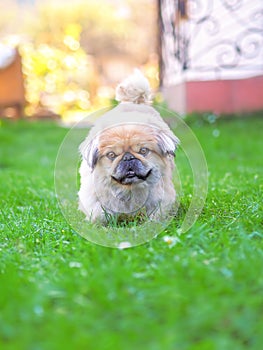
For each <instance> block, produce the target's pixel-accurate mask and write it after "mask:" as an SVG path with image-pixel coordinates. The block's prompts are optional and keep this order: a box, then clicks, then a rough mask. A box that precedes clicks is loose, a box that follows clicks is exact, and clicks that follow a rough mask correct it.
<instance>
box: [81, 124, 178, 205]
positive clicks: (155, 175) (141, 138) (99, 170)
mask: <svg viewBox="0 0 263 350" xmlns="http://www.w3.org/2000/svg"><path fill="white" fill-rule="evenodd" d="M177 143H178V139H177V138H176V137H175V136H174V135H173V134H172V132H171V131H170V130H169V131H168V130H165V131H164V130H160V129H157V128H154V127H151V126H149V125H146V124H141V125H138V124H136V125H135V124H125V125H118V126H114V127H111V128H109V129H106V130H103V131H102V132H101V133H100V134H99V135H97V136H96V137H95V138H94V139H92V141H91V142H89V143H88V144H87V142H85V141H84V143H83V144H82V146H81V152H82V154H83V157H84V159H86V161H87V162H88V164H89V167H90V169H91V174H92V179H93V184H94V188H95V191H96V193H97V196H98V198H99V200H100V201H101V202H102V203H103V206H104V207H106V208H110V211H112V212H133V211H136V210H137V209H138V208H140V207H141V204H142V203H144V202H145V201H147V198H149V193H150V192H151V190H152V191H153V192H154V191H157V190H159V191H161V190H162V186H163V182H165V181H166V174H168V173H169V174H171V171H172V167H173V160H172V159H171V158H173V156H174V151H175V148H176V145H177ZM160 180H161V181H160ZM158 186H159V187H158ZM131 198H133V199H132V200H131Z"/></svg>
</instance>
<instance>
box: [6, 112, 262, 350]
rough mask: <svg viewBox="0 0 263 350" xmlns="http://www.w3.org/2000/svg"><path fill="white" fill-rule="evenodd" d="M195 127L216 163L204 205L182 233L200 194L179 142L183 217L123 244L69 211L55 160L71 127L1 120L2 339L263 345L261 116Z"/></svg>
mask: <svg viewBox="0 0 263 350" xmlns="http://www.w3.org/2000/svg"><path fill="white" fill-rule="evenodd" d="M191 127H192V130H193V131H194V133H195V134H196V136H197V137H198V139H199V141H200V143H201V145H202V148H203V150H204V153H205V156H206V160H207V164H208V170H209V191H208V196H207V200H206V203H205V207H204V209H203V211H202V214H201V216H200V217H199V219H198V221H197V222H196V223H195V224H194V226H193V227H192V228H191V229H190V230H189V231H188V232H186V233H184V234H182V235H179V234H178V230H177V227H178V222H180V221H181V220H182V218H183V215H184V212H185V207H186V206H187V204H188V203H189V197H190V196H191V184H190V181H189V176H188V175H187V167H185V164H184V161H183V156H182V153H181V152H180V150H179V152H178V155H177V159H176V162H177V166H178V168H180V166H182V168H183V167H185V172H186V175H185V176H184V177H183V178H182V179H181V180H182V187H183V189H184V197H183V198H182V208H181V209H180V210H179V213H178V217H177V218H175V219H174V220H173V221H172V222H171V223H170V225H169V226H168V227H167V228H166V229H165V230H164V231H163V232H162V233H160V234H159V236H158V237H157V238H155V239H153V240H152V241H150V242H149V243H146V244H143V245H140V246H138V247H135V248H130V249H123V250H120V249H112V248H106V247H102V246H100V245H95V244H92V243H90V242H89V241H87V240H85V239H84V238H82V237H81V236H80V235H78V234H77V233H76V232H74V230H73V229H72V228H71V227H70V226H69V224H68V223H67V221H66V220H65V219H64V217H63V215H62V214H61V211H60V208H59V205H58V203H57V200H56V196H55V191H54V165H55V159H56V155H57V152H58V148H59V145H60V143H61V142H62V140H63V138H64V136H65V135H66V133H67V131H68V130H67V129H65V128H61V127H59V126H56V125H55V124H52V123H49V122H39V123H35V122H29V123H27V122H25V121H21V122H7V121H1V125H0V152H1V153H0V186H1V191H0V198H1V207H0V234H1V242H0V288H1V289H0V308H1V312H0V348H1V349H10V350H14V349H15V350H20V349H21V350H22V349H23V350H24V349H25V350H42V349H47V350H53V349H55V350H56V349H58V350H60V349H66V350H67V349H78V350H79V349H80V350H82V349H83V350H84V349H85V350H86V349H88V350H93V349H94V350H108V349H109V350H115V349H116V350H119V349H125V350H134V349H143V350H163V349H165V350H177V349H178V350H188V349H189V350H197V349H199V350H214V349H215V350H222V349H231V350H242V349H253V350H254V349H256V350H260V349H262V344H263V332H262V330H263V317H262V315H263V273H262V270H263V248H262V243H263V242H262V238H263V232H262V212H263V210H262V199H263V198H262V196H263V195H262V192H263V191H262V189H263V188H262V187H263V185H262V130H263V118H260V117H257V118H253V117H252V116H251V117H250V118H245V119H238V120H237V119H236V120H234V119H231V120H219V121H215V122H211V123H209V122H206V121H203V119H202V118H199V120H198V121H196V122H193V121H192V123H191ZM181 164H182V165H181ZM166 236H171V239H170V240H168V241H167V239H166V238H165V237H166ZM171 242H173V243H174V244H171ZM169 243H170V244H169Z"/></svg>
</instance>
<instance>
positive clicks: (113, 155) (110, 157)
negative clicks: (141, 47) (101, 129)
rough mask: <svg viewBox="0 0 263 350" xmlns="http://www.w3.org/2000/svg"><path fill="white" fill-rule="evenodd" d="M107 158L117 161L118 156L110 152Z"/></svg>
mask: <svg viewBox="0 0 263 350" xmlns="http://www.w3.org/2000/svg"><path fill="white" fill-rule="evenodd" d="M106 157H107V158H109V159H111V160H113V159H115V158H116V157H117V156H116V154H115V153H114V152H109V153H107V154H106Z"/></svg>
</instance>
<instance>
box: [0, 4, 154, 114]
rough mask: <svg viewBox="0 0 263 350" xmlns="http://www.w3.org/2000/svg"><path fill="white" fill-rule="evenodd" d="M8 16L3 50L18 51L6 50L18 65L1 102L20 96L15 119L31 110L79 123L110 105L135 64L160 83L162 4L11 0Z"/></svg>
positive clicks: (2, 19)
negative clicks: (159, 20)
mask: <svg viewBox="0 0 263 350" xmlns="http://www.w3.org/2000/svg"><path fill="white" fill-rule="evenodd" d="M0 13H1V15H0V32H1V40H0V42H1V46H0V51H1V47H2V52H3V47H5V50H6V48H7V47H8V48H15V50H16V52H13V56H14V57H13V58H12V57H11V56H12V52H6V51H5V56H9V58H10V60H12V59H13V60H14V61H15V62H16V65H13V66H12V68H13V71H12V72H9V75H8V76H7V77H6V79H5V80H4V79H3V77H2V79H1V82H0V84H2V85H3V84H4V85H5V87H4V90H5V91H4V92H3V93H2V94H1V87H0V95H1V97H0V99H2V101H0V104H2V105H5V102H6V104H7V105H8V104H10V103H9V102H12V101H9V100H10V98H11V97H10V94H12V95H13V99H14V107H15V108H14V107H10V106H8V108H5V109H4V111H2V114H5V115H6V116H7V117H13V116H16V114H21V109H23V107H24V105H25V108H24V114H25V115H26V116H28V117H34V118H36V117H37V118H44V117H54V118H55V117H59V118H62V119H66V120H71V119H74V120H78V119H80V118H82V117H83V116H86V115H87V113H89V112H91V111H93V110H96V109H98V108H100V107H102V106H103V107H105V106H107V105H109V104H110V103H111V101H112V99H113V98H114V87H115V86H116V84H117V83H118V82H119V81H120V80H121V79H123V77H125V76H126V75H128V74H130V73H131V71H132V69H133V68H134V67H139V68H141V69H142V71H143V72H144V74H145V75H146V76H147V77H148V78H149V80H150V82H151V85H152V86H153V88H156V87H157V86H158V59H157V54H156V51H157V35H156V32H157V18H156V16H157V14H156V2H155V1H154V0H142V1H140V6H138V2H137V1H132V0H124V1H119V0H111V1H109V0H98V1H92V0H75V1H73V2H71V1H68V2H67V1H62V0H52V1H51V0H35V1H34V0H24V1H22V0H17V1H15V0H7V1H4V2H1V3H0ZM2 65H4V62H3V64H2ZM20 65H21V69H20ZM2 68H4V67H2ZM10 69H11V67H10ZM10 74H11V75H10ZM14 81H15V82H16V83H15V85H16V86H14ZM8 85H10V86H8ZM14 95H15V96H14ZM11 100H12V98H11ZM17 107H18V108H17ZM19 107H20V108H19Z"/></svg>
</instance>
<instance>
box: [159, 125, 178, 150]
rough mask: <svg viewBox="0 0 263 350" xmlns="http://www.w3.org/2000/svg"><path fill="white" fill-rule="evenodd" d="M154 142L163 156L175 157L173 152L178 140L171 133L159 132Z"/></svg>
mask: <svg viewBox="0 0 263 350" xmlns="http://www.w3.org/2000/svg"><path fill="white" fill-rule="evenodd" d="M156 140H157V143H158V146H159V147H160V150H161V151H162V153H163V155H166V154H170V155H172V156H175V151H176V149H177V147H178V145H179V143H180V141H179V139H178V138H177V137H176V136H175V135H174V134H173V133H172V132H171V131H169V132H165V131H163V130H161V131H160V132H158V133H157V135H156Z"/></svg>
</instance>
